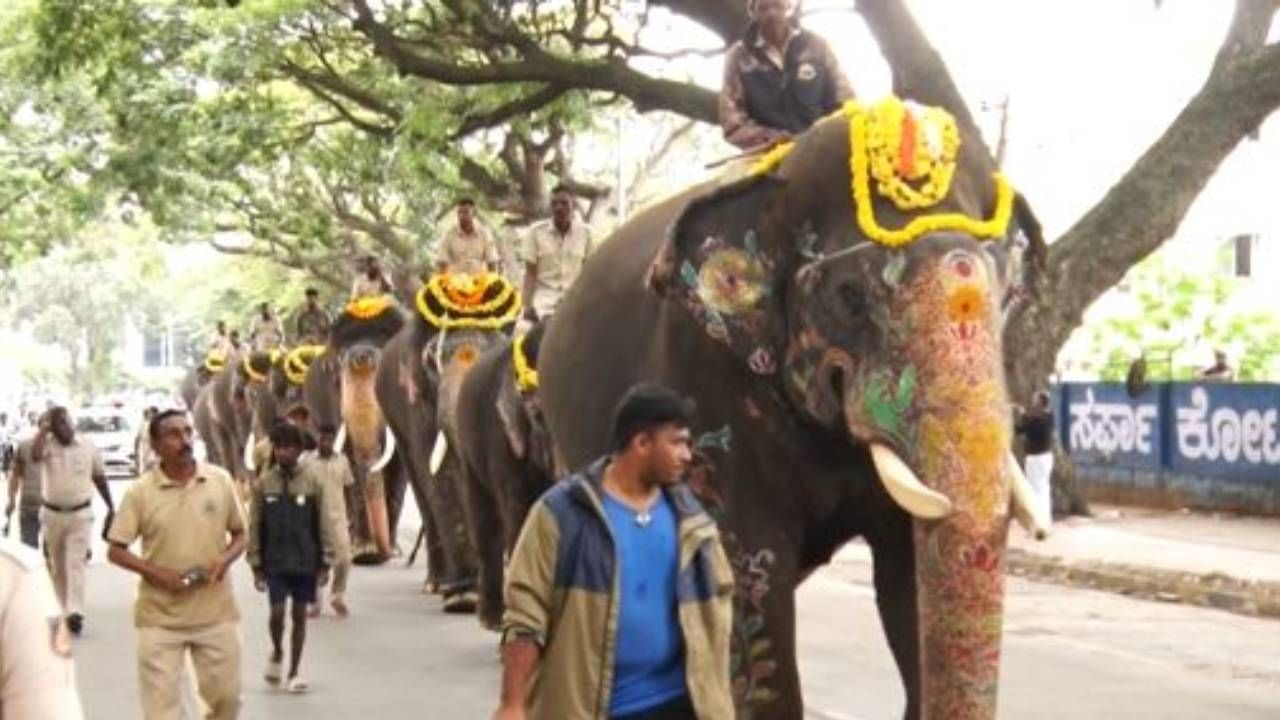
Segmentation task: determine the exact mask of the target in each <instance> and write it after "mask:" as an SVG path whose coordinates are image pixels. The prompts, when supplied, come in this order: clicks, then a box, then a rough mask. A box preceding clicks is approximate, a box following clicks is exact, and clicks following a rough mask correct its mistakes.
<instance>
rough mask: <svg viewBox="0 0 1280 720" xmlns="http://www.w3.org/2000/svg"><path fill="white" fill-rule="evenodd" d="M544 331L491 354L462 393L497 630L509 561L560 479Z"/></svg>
mask: <svg viewBox="0 0 1280 720" xmlns="http://www.w3.org/2000/svg"><path fill="white" fill-rule="evenodd" d="M543 330H544V326H543V325H542V324H538V325H535V326H534V327H533V328H532V329H531V330H530V331H529V332H528V333H527V334H525V335H523V336H521V337H518V338H516V339H515V341H514V342H506V341H505V340H504V341H503V342H502V343H500V344H498V345H496V346H494V347H492V348H490V349H488V350H486V351H485V352H484V354H483V355H481V356H480V359H479V360H477V361H476V363H475V366H474V367H473V368H472V369H471V372H469V373H467V377H466V379H465V380H463V382H462V387H461V389H460V390H459V392H458V402H457V410H456V420H455V423H456V430H455V432H456V434H457V436H458V437H459V439H460V442H459V447H458V455H459V459H460V461H461V462H460V464H461V469H462V488H463V497H464V500H465V501H466V509H467V527H468V528H469V529H470V530H471V541H472V543H474V544H475V548H476V553H477V557H478V560H479V563H480V608H479V614H480V622H481V624H482V625H484V626H485V627H487V628H491V629H496V628H497V627H498V625H499V624H500V622H501V620H502V610H503V601H502V576H503V558H504V557H505V556H506V553H509V552H510V551H511V550H512V549H514V547H515V543H516V538H517V537H518V536H519V534H520V528H521V526H522V525H523V524H524V518H525V515H527V514H528V512H529V508H530V507H531V506H532V505H533V503H534V501H535V500H537V499H538V497H539V496H540V495H542V493H543V491H545V490H546V489H547V488H549V487H551V483H552V482H554V481H555V477H556V475H555V468H554V464H553V462H554V461H553V451H552V445H551V436H550V435H549V434H548V433H547V429H546V424H545V423H544V422H543V419H542V409H541V407H540V403H539V400H538V393H537V389H538V371H537V366H538V365H537V363H538V347H539V345H540V344H541V342H542V334H543Z"/></svg>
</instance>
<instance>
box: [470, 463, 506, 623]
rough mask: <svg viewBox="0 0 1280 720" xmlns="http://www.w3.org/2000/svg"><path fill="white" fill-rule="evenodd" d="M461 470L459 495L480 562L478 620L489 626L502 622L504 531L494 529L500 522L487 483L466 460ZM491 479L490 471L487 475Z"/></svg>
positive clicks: (500, 519) (496, 506)
mask: <svg viewBox="0 0 1280 720" xmlns="http://www.w3.org/2000/svg"><path fill="white" fill-rule="evenodd" d="M462 465H464V468H463V472H462V477H461V481H462V496H463V499H464V501H465V503H466V513H467V529H468V530H469V531H470V536H471V543H472V545H473V546H474V547H475V549H476V553H477V560H478V561H479V564H480V598H479V602H480V605H479V609H478V612H479V615H480V624H481V625H482V626H484V627H485V628H486V629H489V630H497V629H498V628H499V627H501V625H502V611H503V600H502V552H503V549H504V546H505V541H506V534H505V533H504V532H494V530H495V529H496V528H499V527H501V526H502V517H501V515H499V513H498V504H497V502H496V499H495V498H494V496H493V493H492V492H491V490H490V488H489V486H488V484H486V483H485V482H483V481H482V480H481V479H480V473H478V472H476V471H475V470H474V469H473V468H472V467H471V466H470V464H469V463H462ZM488 479H489V480H492V474H491V475H490V477H489V478H488Z"/></svg>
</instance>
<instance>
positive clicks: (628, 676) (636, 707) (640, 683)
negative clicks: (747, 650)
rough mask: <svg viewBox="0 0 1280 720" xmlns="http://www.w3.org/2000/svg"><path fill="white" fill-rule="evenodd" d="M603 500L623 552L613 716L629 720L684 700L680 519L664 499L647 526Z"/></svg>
mask: <svg viewBox="0 0 1280 720" xmlns="http://www.w3.org/2000/svg"><path fill="white" fill-rule="evenodd" d="M603 495H604V509H605V513H606V514H607V515H608V516H609V525H610V527H611V528H612V529H613V540H614V544H615V545H616V547H617V552H618V572H619V581H618V587H619V589H620V590H621V594H622V597H621V599H620V603H621V605H620V607H619V608H618V642H617V647H616V648H615V650H614V656H613V662H614V674H613V695H612V698H611V700H610V702H609V715H610V716H618V715H628V714H631V713H637V712H641V711H644V710H648V709H650V708H654V707H657V706H659V705H662V704H663V703H667V702H670V701H672V700H675V699H676V698H678V697H680V696H682V695H684V694H685V693H686V692H687V691H686V690H685V683H684V636H683V634H682V633H681V631H680V618H679V616H678V614H677V606H676V574H677V572H678V570H679V568H678V566H679V562H680V558H679V543H678V542H677V540H676V514H675V511H674V510H672V508H671V503H670V502H669V501H668V500H667V497H666V494H665V493H663V494H661V495H660V499H659V500H658V502H656V503H654V506H653V508H652V509H650V511H649V515H650V521H649V524H648V525H641V524H640V523H639V522H637V521H636V512H635V511H634V510H632V509H631V508H630V507H628V506H626V505H624V504H623V503H622V502H620V501H618V500H615V499H614V498H612V497H610V496H609V493H608V492H605V493H603Z"/></svg>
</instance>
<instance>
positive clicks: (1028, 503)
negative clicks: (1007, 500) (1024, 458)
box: [1005, 453, 1050, 540]
mask: <svg viewBox="0 0 1280 720" xmlns="http://www.w3.org/2000/svg"><path fill="white" fill-rule="evenodd" d="M1005 465H1006V467H1007V469H1008V473H1009V485H1010V490H1011V491H1012V492H1011V493H1010V494H1011V495H1012V498H1013V512H1014V517H1016V518H1018V524H1019V525H1021V526H1022V527H1023V528H1025V529H1026V531H1027V532H1028V533H1030V534H1031V536H1032V537H1034V538H1035V539H1037V540H1044V539H1045V538H1046V537H1048V536H1049V530H1048V529H1047V528H1048V527H1049V522H1050V520H1049V518H1046V517H1044V516H1043V514H1042V513H1041V512H1040V510H1039V508H1038V507H1037V505H1036V502H1035V499H1034V498H1035V494H1034V493H1033V492H1032V491H1031V483H1030V482H1028V481H1027V476H1026V475H1024V474H1023V472H1022V468H1021V467H1019V466H1018V459H1017V458H1016V457H1014V456H1013V453H1006V455H1005Z"/></svg>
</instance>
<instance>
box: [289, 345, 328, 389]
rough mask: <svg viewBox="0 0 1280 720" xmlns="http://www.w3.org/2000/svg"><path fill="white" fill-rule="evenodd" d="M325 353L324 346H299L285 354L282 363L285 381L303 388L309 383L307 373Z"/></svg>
mask: <svg viewBox="0 0 1280 720" xmlns="http://www.w3.org/2000/svg"><path fill="white" fill-rule="evenodd" d="M324 352H325V346H324V345H299V346H298V347H296V348H294V349H292V350H290V351H289V352H288V353H286V354H285V356H284V359H283V360H282V361H281V363H280V368H281V370H283V371H284V376H285V379H287V380H288V381H289V383H290V384H292V385H298V386H301V385H303V384H305V383H306V381H307V371H308V370H309V369H311V362H312V361H313V360H315V359H316V358H317V357H319V356H321V355H323V354H324Z"/></svg>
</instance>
